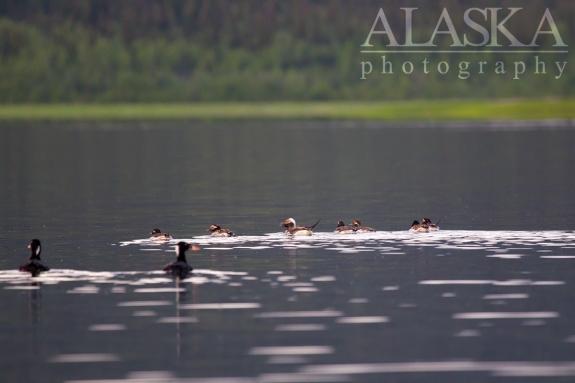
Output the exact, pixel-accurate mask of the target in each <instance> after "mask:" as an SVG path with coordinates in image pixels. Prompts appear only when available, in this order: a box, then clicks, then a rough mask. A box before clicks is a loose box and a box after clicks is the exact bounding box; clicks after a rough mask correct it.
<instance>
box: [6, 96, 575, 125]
mask: <svg viewBox="0 0 575 383" xmlns="http://www.w3.org/2000/svg"><path fill="white" fill-rule="evenodd" d="M574 118H575V99H569V100H540V101H533V100H528V101H527V100H512V101H510V100H507V101H453V100H448V101H412V102H397V103H392V102H388V103H385V102H305V103H303V102H302V103H295V102H278V103H192V104H32V105H0V121H154V120H225V119H228V120H247V119H328V120H388V121H400V120H404V121H405V120H514V119H520V120H530V119H574Z"/></svg>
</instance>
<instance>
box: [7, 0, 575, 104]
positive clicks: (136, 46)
mask: <svg viewBox="0 0 575 383" xmlns="http://www.w3.org/2000/svg"><path fill="white" fill-rule="evenodd" d="M511 6H515V7H522V8H524V9H523V10H522V11H520V12H518V13H517V15H515V16H513V18H512V19H510V21H509V22H508V23H507V24H505V26H506V27H507V28H508V29H509V30H510V31H512V33H513V34H514V35H515V36H516V37H517V38H518V40H520V41H522V42H524V43H526V44H529V43H530V42H531V40H532V39H533V36H534V34H535V31H536V30H537V27H538V25H539V22H540V21H541V19H542V16H543V13H544V11H545V9H546V8H549V9H550V11H551V13H552V15H553V17H554V19H555V21H556V23H557V27H558V30H559V31H560V34H561V36H562V38H563V40H564V42H565V43H566V44H567V45H569V44H571V43H572V42H573V36H574V31H573V28H574V26H573V20H574V19H575V2H573V1H572V0H557V1H551V0H549V1H544V0H532V1H529V2H526V1H519V0H517V1H504V2H502V1H477V0H476V1H469V0H443V1H437V2H431V1H415V0H414V1H408V0H379V1H376V0H364V1H362V0H354V1H345V0H331V1H330V0H294V1H279V0H251V1H241V2H240V1H233V0H187V1H185V0H171V1H170V0H166V1H160V0H123V1H106V0H82V1H72V0H0V102H3V103H10V102H137V101H150V102H151V101H159V102H168V101H176V102H185V101H261V100H266V101H267V100H397V99H412V98H436V97H451V98H453V97H458V98H459V97H472V98H484V97H531V96H532V97H546V96H559V97H566V96H572V95H574V94H575V71H573V70H572V69H571V66H572V65H573V64H575V60H573V57H572V56H573V54H572V53H569V54H568V55H567V54H553V55H545V54H541V55H539V60H540V61H546V72H547V73H546V74H538V75H537V74H534V71H535V60H536V59H535V56H536V53H525V54H513V55H511V54H506V55H503V54H488V53H484V54H473V55H471V54H468V55H461V54H459V55H453V54H412V55H409V54H401V55H399V54H395V55H387V56H386V59H387V61H391V62H392V65H393V71H394V73H393V74H388V75H382V74H381V71H382V58H381V56H382V55H377V54H362V53H360V51H361V50H362V48H361V45H362V44H363V43H364V42H365V40H366V38H367V35H368V33H369V31H370V29H371V26H372V24H373V22H374V20H375V17H376V15H377V12H378V10H379V8H383V9H384V11H385V13H386V16H387V18H388V20H389V22H390V25H391V28H392V30H393V31H394V34H395V37H396V38H397V40H398V41H400V42H403V41H405V30H404V28H405V26H404V25H405V12H404V11H402V10H401V9H400V8H402V7H404V8H405V7H418V8H419V9H418V10H417V11H415V12H414V20H413V25H414V33H413V36H414V41H418V42H425V41H427V40H429V39H430V37H431V34H432V33H433V30H434V29H435V26H436V24H437V22H438V20H439V18H440V15H441V12H442V10H443V8H446V9H447V10H448V12H449V14H450V16H451V18H452V20H453V23H454V26H455V28H456V29H457V32H458V35H459V36H460V37H461V38H462V36H463V34H464V33H465V34H467V35H468V36H470V37H472V38H473V39H474V41H477V40H479V41H481V35H480V34H479V33H478V32H476V31H474V30H472V29H470V28H469V26H468V25H466V24H465V23H464V21H463V14H464V12H465V10H466V9H468V8H472V7H481V8H486V7H500V8H504V9H503V10H502V11H501V13H500V16H499V18H500V20H502V19H503V18H504V17H506V15H507V14H508V13H509V10H508V9H507V8H508V7H511ZM478 15H479V14H478V13H476V14H475V19H476V20H477V21H478V22H479V23H480V24H482V25H484V26H486V27H487V28H489V25H490V24H489V21H488V20H487V21H486V20H481V18H480V17H477V16H478ZM445 29H446V26H445V23H443V24H442V30H445ZM543 29H544V30H548V29H549V28H548V27H547V24H545V26H544V28H543ZM462 39H463V38H462ZM499 41H500V43H501V44H502V45H508V44H509V40H507V39H506V38H505V37H504V36H503V35H502V34H501V33H500V34H499ZM435 42H436V43H437V44H438V45H440V46H441V47H447V48H449V45H450V44H452V43H453V41H452V39H451V38H450V37H449V36H446V35H441V36H438V37H437V39H436V40H435ZM537 42H538V44H540V45H541V46H542V47H541V49H543V48H544V47H545V48H552V45H553V44H554V43H555V40H554V38H553V37H552V36H550V35H543V36H541V37H540V38H539V39H538V40H537ZM371 43H372V44H373V45H374V48H379V49H384V48H385V45H386V44H387V38H386V37H385V36H383V35H373V37H372V39H371ZM569 48H570V47H568V48H566V49H567V50H568V49H569ZM424 59H427V60H428V61H429V68H428V69H429V73H428V74H426V73H424V70H423V66H422V61H423V60H424ZM518 60H519V61H523V62H524V63H525V65H526V67H525V73H524V74H523V75H521V76H520V79H519V80H513V77H514V73H513V70H514V62H515V61H518ZM363 61H370V62H372V63H373V66H374V69H373V72H372V74H370V75H369V76H367V79H366V80H360V77H361V69H362V65H361V62H363ZM405 61H412V62H413V64H414V70H413V73H411V74H409V75H408V74H404V73H403V72H402V70H401V68H402V64H403V63H404V62H405ZM440 61H446V62H447V63H448V64H449V65H450V70H449V72H448V73H446V74H441V73H439V72H438V70H437V64H438V63H439V62H440ZM461 61H468V62H469V63H470V64H469V68H468V72H469V77H468V78H466V79H460V78H458V75H460V71H459V70H460V68H459V65H460V62H461ZM479 61H487V62H488V64H487V65H486V66H485V74H483V75H482V74H480V73H479V68H478V67H477V63H478V62H479ZM496 61H503V62H504V63H505V65H506V73H505V74H503V75H497V74H495V72H494V65H495V62H496ZM555 61H558V62H561V63H562V62H564V61H567V65H566V66H565V70H564V72H563V74H562V76H561V78H559V79H558V80H557V79H555V76H557V75H559V72H558V69H557V67H556V65H555V64H554V62H555Z"/></svg>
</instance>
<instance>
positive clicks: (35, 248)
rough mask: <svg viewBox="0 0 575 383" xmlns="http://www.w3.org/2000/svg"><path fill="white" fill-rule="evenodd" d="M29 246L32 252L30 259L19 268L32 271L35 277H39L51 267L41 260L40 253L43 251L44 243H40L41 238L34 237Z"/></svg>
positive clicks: (27, 271) (26, 271)
mask: <svg viewBox="0 0 575 383" xmlns="http://www.w3.org/2000/svg"><path fill="white" fill-rule="evenodd" d="M28 248H29V249H30V250H31V252H32V254H31V255H30V259H29V260H28V261H26V262H24V263H23V264H22V265H21V266H20V267H19V268H18V270H20V271H23V272H25V273H30V275H32V276H33V277H37V276H38V275H39V274H40V273H41V272H44V271H48V270H50V268H49V267H48V266H46V265H45V264H44V263H43V262H42V261H40V253H41V252H42V245H41V244H40V240H38V239H33V240H32V242H30V244H29V245H28Z"/></svg>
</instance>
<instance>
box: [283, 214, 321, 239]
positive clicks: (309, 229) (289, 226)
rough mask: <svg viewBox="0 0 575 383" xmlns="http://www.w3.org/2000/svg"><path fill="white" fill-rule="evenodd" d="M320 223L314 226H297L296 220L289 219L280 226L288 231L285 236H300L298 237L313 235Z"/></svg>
mask: <svg viewBox="0 0 575 383" xmlns="http://www.w3.org/2000/svg"><path fill="white" fill-rule="evenodd" d="M319 221H321V218H320V219H319ZM319 221H317V222H316V223H315V224H313V225H312V226H297V225H296V223H295V219H293V218H288V219H286V220H285V221H283V222H282V223H280V226H284V227H286V231H284V234H286V235H298V236H300V235H307V236H310V235H312V233H313V228H314V227H316V226H317V224H318V223H319Z"/></svg>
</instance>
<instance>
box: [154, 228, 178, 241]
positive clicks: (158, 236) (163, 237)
mask: <svg viewBox="0 0 575 383" xmlns="http://www.w3.org/2000/svg"><path fill="white" fill-rule="evenodd" d="M150 234H151V235H152V236H151V237H150V241H169V240H171V239H173V238H172V236H171V235H170V234H168V233H162V232H161V231H160V229H153V230H152V232H151V233H150Z"/></svg>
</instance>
